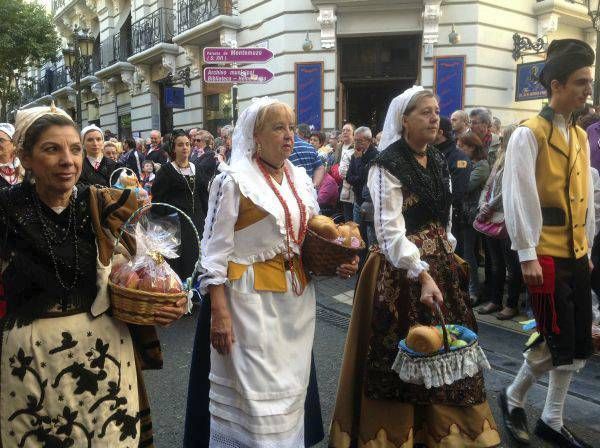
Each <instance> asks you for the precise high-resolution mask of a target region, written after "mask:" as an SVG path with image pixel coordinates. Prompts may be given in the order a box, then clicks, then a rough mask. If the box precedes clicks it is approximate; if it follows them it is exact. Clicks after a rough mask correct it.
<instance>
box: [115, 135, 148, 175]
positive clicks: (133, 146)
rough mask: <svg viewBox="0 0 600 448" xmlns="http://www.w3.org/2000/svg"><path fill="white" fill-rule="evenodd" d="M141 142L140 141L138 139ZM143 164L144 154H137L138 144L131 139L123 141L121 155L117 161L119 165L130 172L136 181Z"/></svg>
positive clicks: (140, 173)
mask: <svg viewBox="0 0 600 448" xmlns="http://www.w3.org/2000/svg"><path fill="white" fill-rule="evenodd" d="M140 140H141V139H140ZM143 163H144V154H142V153H141V152H139V150H138V144H137V143H136V141H135V140H133V139H131V138H126V139H125V140H123V154H122V155H121V157H120V159H119V164H120V165H121V166H123V167H125V168H129V169H130V170H132V171H133V172H134V173H135V174H136V176H137V177H138V179H140V178H141V175H142V164H143Z"/></svg>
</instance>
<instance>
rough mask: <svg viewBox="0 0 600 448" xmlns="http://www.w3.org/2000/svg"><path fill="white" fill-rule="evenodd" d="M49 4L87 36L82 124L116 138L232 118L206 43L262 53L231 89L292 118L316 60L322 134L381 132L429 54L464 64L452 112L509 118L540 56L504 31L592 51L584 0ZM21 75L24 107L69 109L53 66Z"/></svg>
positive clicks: (428, 83)
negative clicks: (210, 69)
mask: <svg viewBox="0 0 600 448" xmlns="http://www.w3.org/2000/svg"><path fill="white" fill-rule="evenodd" d="M51 8H52V14H53V16H54V20H55V23H56V27H57V30H58V31H59V33H60V35H61V36H62V37H63V40H64V42H65V44H66V42H67V41H68V39H69V37H70V35H71V34H72V29H73V27H74V26H79V27H83V28H86V29H88V30H89V32H90V33H91V35H92V36H94V38H95V39H96V46H95V51H94V57H93V58H92V60H91V61H90V66H89V70H87V72H86V74H85V76H84V78H83V79H82V81H81V89H82V97H83V106H82V110H83V123H84V124H87V123H92V122H93V123H97V124H99V125H100V126H102V127H103V128H105V129H109V130H110V131H112V132H113V133H115V134H118V135H119V136H121V137H123V136H125V135H131V134H132V133H133V134H134V135H141V136H147V135H148V134H149V132H150V130H152V129H160V130H162V131H163V132H169V131H170V130H172V129H173V128H191V127H202V128H206V129H209V130H211V131H212V132H215V131H216V130H217V128H218V127H220V126H222V125H224V124H227V123H230V122H231V120H232V117H233V107H234V101H233V98H232V89H231V87H232V85H231V84H209V83H205V82H204V81H203V76H202V73H203V69H204V68H205V67H207V66H209V65H208V64H204V62H203V61H202V50H203V48H204V47H221V46H236V47H240V48H242V47H265V48H268V49H269V50H271V51H272V52H273V53H274V57H273V59H272V60H270V61H268V62H266V63H263V64H248V65H242V66H241V67H247V68H257V67H262V68H267V69H268V70H270V71H271V72H272V73H273V74H274V78H273V80H272V81H270V82H268V83H265V84H241V85H240V86H239V89H238V95H237V98H238V102H239V108H240V110H241V109H243V108H244V107H245V106H246V105H247V104H248V103H249V102H250V101H251V99H252V98H253V97H255V96H263V95H268V96H271V97H275V98H278V99H280V100H282V101H285V102H287V103H288V104H289V105H291V106H292V107H295V108H296V109H297V112H298V113H300V114H301V113H303V107H304V103H305V101H303V100H305V99H306V98H304V95H305V92H308V91H306V90H303V89H305V86H303V84H302V82H300V81H299V80H300V78H299V76H300V75H299V65H302V64H310V63H318V64H316V65H315V64H312V66H316V67H317V68H318V72H319V73H317V75H316V82H317V87H318V90H319V91H320V94H321V98H320V99H319V98H318V95H316V97H317V98H316V99H315V101H316V105H317V109H320V110H319V112H320V117H319V123H320V126H321V128H322V129H325V130H330V129H336V128H340V127H341V126H342V125H343V123H345V122H346V121H352V122H354V123H356V124H361V125H362V124H366V125H369V126H371V127H372V128H373V129H374V130H380V129H381V126H382V123H383V119H384V117H385V113H386V109H387V106H388V104H389V102H390V100H391V99H392V98H393V97H394V96H395V95H396V94H398V93H400V92H401V91H402V90H404V89H405V88H407V87H409V86H411V85H412V84H415V83H419V84H421V85H423V86H424V87H426V88H432V89H433V88H435V87H436V86H437V83H438V80H436V79H435V78H436V75H435V74H434V72H435V67H436V60H437V59H436V58H443V57H446V56H464V72H463V73H464V78H463V80H462V86H461V88H462V93H461V92H459V93H457V92H452V94H453V95H454V97H455V98H456V97H457V95H458V97H462V104H463V108H464V109H467V110H469V109H472V108H474V107H480V106H484V107H488V108H490V109H491V110H492V112H493V114H494V115H495V116H497V117H499V118H500V119H501V121H502V122H503V123H511V122H517V121H519V120H521V119H523V118H525V117H527V116H529V115H531V114H533V113H535V112H537V111H538V110H539V109H540V108H541V106H542V101H543V100H541V99H537V100H529V101H519V102H517V101H515V93H516V92H515V89H516V72H517V64H518V63H521V62H529V61H536V60H543V58H544V56H545V55H544V54H543V52H542V53H539V54H536V55H526V56H522V57H519V58H517V60H516V59H515V58H514V49H515V39H514V36H515V34H518V35H520V36H521V37H526V38H529V39H530V40H531V41H536V39H538V38H542V39H544V40H545V41H546V42H550V41H551V40H552V39H555V38H564V37H572V38H579V39H583V40H586V41H587V42H589V43H590V44H591V45H592V46H593V47H594V48H595V45H596V33H595V31H593V29H592V27H591V21H590V19H589V17H588V15H587V7H586V6H585V1H584V0H537V1H536V0H444V1H442V0H53V2H52V7H51ZM452 30H454V34H453V36H452V38H449V34H450V33H451V31H452ZM31 75H33V78H34V80H33V81H32V82H31V83H30V86H29V87H28V88H29V90H28V91H27V92H28V93H27V95H26V101H25V102H26V103H27V104H26V106H28V105H33V104H39V103H44V102H48V101H50V100H51V99H54V100H55V101H56V102H57V103H58V104H59V105H61V106H62V107H64V108H66V109H67V110H70V111H71V112H72V113H74V107H75V91H74V89H73V83H72V82H71V80H70V78H69V76H68V73H67V70H66V69H65V68H64V66H63V65H62V63H61V62H60V61H59V62H58V63H57V64H55V65H48V66H47V67H45V68H42V69H37V70H33V69H32V73H31V74H30V76H31ZM312 82H315V78H314V76H313V78H312ZM172 87H178V88H183V96H184V108H179V107H170V96H171V94H172V89H171V88H172ZM314 93H315V92H311V93H310V95H313V94H314ZM306 94H308V93H306ZM442 96H443V95H442ZM441 99H442V101H444V98H441ZM313 103H314V101H313ZM313 106H314V104H313Z"/></svg>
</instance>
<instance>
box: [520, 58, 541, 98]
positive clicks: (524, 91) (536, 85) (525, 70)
mask: <svg viewBox="0 0 600 448" xmlns="http://www.w3.org/2000/svg"><path fill="white" fill-rule="evenodd" d="M544 64H545V61H537V62H527V63H525V64H517V87H516V89H515V101H530V100H540V99H545V98H546V96H547V95H548V94H547V93H546V89H545V88H544V86H542V85H541V84H540V82H539V81H538V77H539V76H540V73H541V72H542V69H543V68H544Z"/></svg>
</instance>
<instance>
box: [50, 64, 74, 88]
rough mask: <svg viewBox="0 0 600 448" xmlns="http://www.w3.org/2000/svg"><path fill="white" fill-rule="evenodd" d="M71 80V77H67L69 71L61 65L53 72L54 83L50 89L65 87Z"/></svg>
mask: <svg viewBox="0 0 600 448" xmlns="http://www.w3.org/2000/svg"><path fill="white" fill-rule="evenodd" d="M69 82H71V78H69V71H68V70H67V68H66V67H61V68H59V69H57V70H56V71H55V72H54V85H53V86H52V87H53V88H52V90H58V89H62V88H63V87H66V86H68V85H69Z"/></svg>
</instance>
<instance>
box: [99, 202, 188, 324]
mask: <svg viewBox="0 0 600 448" xmlns="http://www.w3.org/2000/svg"><path fill="white" fill-rule="evenodd" d="M153 205H159V206H164V207H169V208H171V209H173V210H175V211H176V212H178V213H179V214H180V215H182V216H183V217H184V218H185V219H186V220H187V221H188V222H189V224H190V225H191V226H192V229H193V230H194V235H195V236H196V240H197V242H198V247H200V236H199V235H198V231H197V230H196V226H195V225H194V223H193V221H192V220H191V218H190V217H189V216H188V215H186V214H185V213H184V212H183V211H181V210H180V209H178V208H177V207H174V206H172V205H170V204H165V203H160V202H157V203H154V204H146V205H144V206H142V207H140V208H138V209H137V210H136V211H135V212H133V214H132V215H131V217H130V218H129V219H128V220H127V221H126V222H125V224H124V225H123V228H122V229H121V232H120V234H119V236H118V238H117V244H115V247H116V246H118V243H119V240H120V239H121V238H122V237H123V234H124V233H125V228H126V227H127V225H128V224H129V223H130V222H132V221H133V220H134V219H136V218H138V217H139V215H140V214H141V213H143V212H145V211H148V210H149V209H150V208H151V207H152V206H153ZM114 255H115V252H114V250H113V257H114ZM198 256H200V254H198ZM199 265H200V263H196V269H197V267H198V266H199ZM196 274H197V271H196V270H194V272H193V273H192V277H191V278H192V279H193V278H195V276H196ZM181 280H182V282H183V284H184V288H185V287H186V284H191V282H186V281H185V279H181ZM108 286H109V290H110V302H111V309H112V314H113V317H115V318H116V319H119V320H121V321H123V322H127V323H130V324H137V325H154V311H155V310H156V309H157V308H161V307H163V306H175V303H176V302H177V301H178V300H181V299H183V298H186V297H188V299H189V296H188V291H186V290H184V291H182V292H178V293H161V292H147V291H142V290H138V289H130V288H125V287H123V286H120V285H116V284H114V283H113V282H111V281H110V280H109V281H108Z"/></svg>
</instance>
